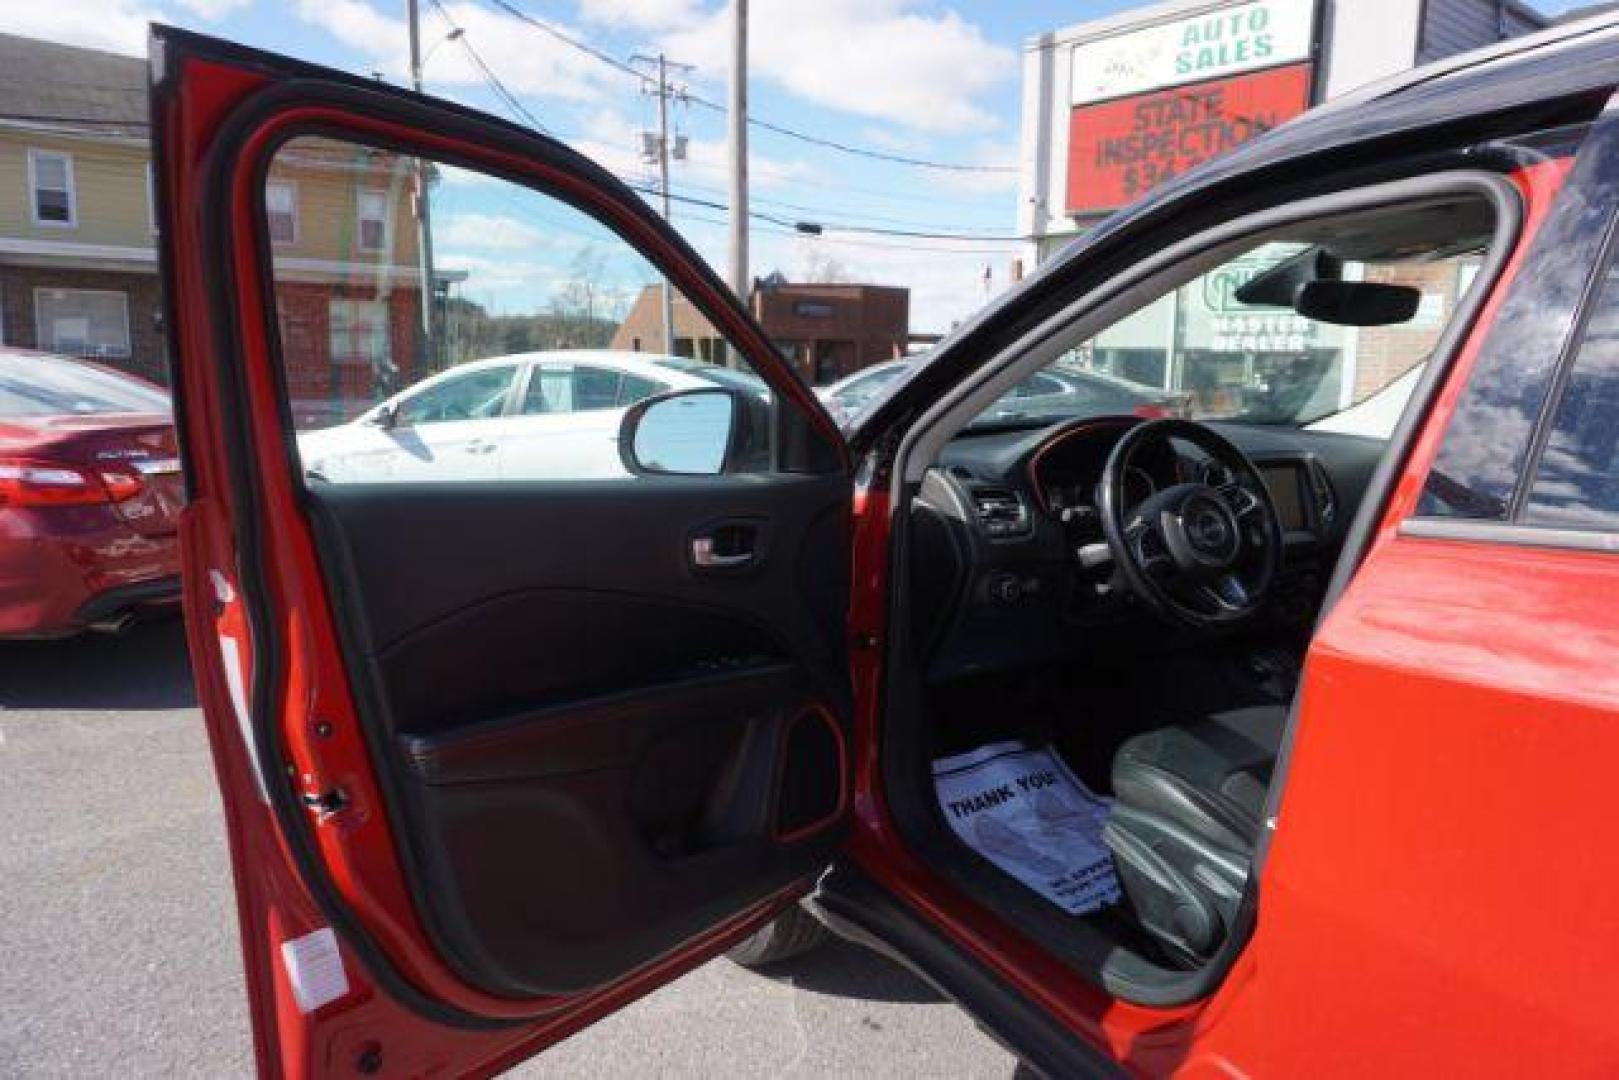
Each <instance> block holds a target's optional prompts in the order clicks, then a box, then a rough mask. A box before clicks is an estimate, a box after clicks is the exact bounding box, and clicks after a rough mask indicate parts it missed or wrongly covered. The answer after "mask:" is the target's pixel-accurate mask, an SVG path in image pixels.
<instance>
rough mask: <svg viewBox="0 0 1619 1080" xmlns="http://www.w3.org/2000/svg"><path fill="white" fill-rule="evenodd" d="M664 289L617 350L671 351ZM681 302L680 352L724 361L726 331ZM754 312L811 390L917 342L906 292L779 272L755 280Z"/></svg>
mask: <svg viewBox="0 0 1619 1080" xmlns="http://www.w3.org/2000/svg"><path fill="white" fill-rule="evenodd" d="M661 291H662V290H661V288H660V287H659V286H657V285H648V286H647V287H646V288H644V289H642V290H641V292H640V293H639V295H637V296H636V298H635V301H634V302H633V303H632V304H631V306H630V310H629V311H628V313H626V315H625V316H624V321H623V323H622V324H621V325H620V326H619V328H618V331H617V332H616V333H615V334H614V335H613V340H612V347H613V348H615V349H623V350H626V351H630V352H662V351H664V346H663V307H662V296H661ZM673 302H674V303H673V306H674V324H675V348H674V352H675V354H676V355H677V356H690V357H695V358H697V359H699V360H708V361H712V362H716V363H717V362H722V361H723V359H724V353H725V343H724V341H723V340H722V339H721V338H720V336H719V333H718V331H716V330H715V329H714V327H713V326H712V325H710V324H709V322H708V320H707V319H705V318H704V317H703V316H702V314H701V313H700V312H698V311H697V310H696V309H695V308H693V307H692V306H691V304H690V302H688V301H687V300H686V298H685V297H683V296H681V295H680V294H679V292H678V291H677V292H676V293H675V295H674V297H673ZM748 306H749V308H750V310H751V311H752V312H753V316H754V318H755V319H757V320H758V321H759V325H760V326H761V327H763V328H764V331H765V333H766V334H767V335H769V337H770V340H771V341H773V342H775V344H776V347H777V348H778V349H780V350H781V352H782V355H784V356H786V357H787V358H788V359H789V360H790V361H792V364H793V369H794V370H795V371H797V372H798V375H799V377H800V378H802V379H803V380H804V381H805V382H807V383H810V384H811V385H816V386H819V385H823V384H825V383H830V382H835V381H837V380H838V379H841V378H843V377H844V376H845V375H848V374H850V373H852V372H855V371H859V370H860V369H861V368H864V367H870V366H871V365H872V364H876V363H880V362H882V361H884V360H892V359H894V358H896V357H901V356H904V355H905V354H906V349H907V347H908V346H909V345H910V343H911V335H910V319H911V292H910V290H909V289H905V288H899V287H896V286H891V285H853V284H826V283H808V282H801V283H793V282H789V281H787V280H786V279H785V278H783V277H782V276H781V275H780V274H772V275H770V276H769V277H766V278H761V279H758V280H756V281H755V282H754V284H753V290H752V292H751V294H750V295H749V298H748Z"/></svg>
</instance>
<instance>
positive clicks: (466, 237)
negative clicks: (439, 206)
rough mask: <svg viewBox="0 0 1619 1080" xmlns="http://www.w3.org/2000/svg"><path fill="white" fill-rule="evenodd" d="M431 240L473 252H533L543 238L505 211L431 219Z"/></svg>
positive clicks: (544, 241) (538, 232)
mask: <svg viewBox="0 0 1619 1080" xmlns="http://www.w3.org/2000/svg"><path fill="white" fill-rule="evenodd" d="M433 242H434V243H435V244H442V245H446V246H449V247H454V248H472V249H474V250H477V251H533V250H535V249H536V248H541V247H544V246H545V245H546V243H547V238H546V236H545V234H544V233H543V232H541V231H540V230H539V229H537V228H535V227H534V226H533V225H531V224H529V223H528V222H526V221H522V220H520V219H518V218H514V217H509V216H507V215H505V214H480V213H460V214H455V215H453V216H447V217H443V218H440V217H437V216H435V217H434V218H433Z"/></svg>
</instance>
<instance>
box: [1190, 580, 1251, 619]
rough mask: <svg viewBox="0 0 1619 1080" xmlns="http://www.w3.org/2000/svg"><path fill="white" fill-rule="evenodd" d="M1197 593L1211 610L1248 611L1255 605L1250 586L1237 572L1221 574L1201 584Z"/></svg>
mask: <svg viewBox="0 0 1619 1080" xmlns="http://www.w3.org/2000/svg"><path fill="white" fill-rule="evenodd" d="M1197 595H1198V597H1199V598H1200V599H1201V600H1203V601H1204V603H1205V604H1207V605H1208V607H1209V609H1210V610H1211V611H1217V612H1238V611H1247V610H1248V609H1249V608H1250V607H1252V606H1253V596H1252V594H1251V593H1250V591H1249V589H1248V586H1247V585H1245V584H1243V581H1242V579H1241V578H1240V577H1238V576H1237V575H1236V574H1221V575H1220V576H1219V577H1218V578H1215V579H1214V580H1213V581H1212V582H1205V583H1204V584H1202V585H1199V586H1198V587H1197Z"/></svg>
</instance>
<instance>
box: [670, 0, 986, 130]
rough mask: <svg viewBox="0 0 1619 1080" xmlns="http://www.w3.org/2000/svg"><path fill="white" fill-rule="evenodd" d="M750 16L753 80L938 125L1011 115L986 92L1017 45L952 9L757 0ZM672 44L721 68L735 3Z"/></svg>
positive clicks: (977, 126) (871, 0) (870, 1)
mask: <svg viewBox="0 0 1619 1080" xmlns="http://www.w3.org/2000/svg"><path fill="white" fill-rule="evenodd" d="M748 18H749V27H748V30H749V33H748V48H749V76H750V79H757V80H765V81H770V82H774V83H777V84H778V85H780V86H782V87H783V88H785V89H787V90H789V91H791V92H792V93H794V94H796V95H797V96H799V97H801V98H803V99H805V100H806V101H811V102H814V103H816V104H819V105H827V106H831V107H833V108H836V109H841V110H843V111H844V112H848V113H852V114H855V115H858V116H865V117H870V118H872V119H876V120H886V121H889V122H892V123H898V124H902V125H904V126H906V127H909V128H914V129H917V130H920V131H927V132H933V133H947V134H963V133H971V132H977V131H989V130H992V129H995V128H998V127H1000V126H1001V125H1002V124H1003V123H1004V122H1005V121H1006V119H1007V118H1005V117H1001V116H996V115H993V114H991V113H990V112H988V111H987V110H986V109H985V108H984V107H983V106H982V105H981V104H979V102H978V97H979V95H981V94H983V93H985V92H986V91H988V90H989V89H991V88H992V87H994V86H995V85H997V84H998V83H1000V82H1001V81H1002V80H1003V79H1006V78H1008V77H1010V76H1011V75H1012V74H1013V73H1014V72H1015V71H1016V58H1015V56H1014V55H1013V52H1012V50H1010V49H1008V48H1005V47H1003V46H1000V45H996V44H994V43H992V42H991V41H989V40H988V39H987V38H986V37H985V36H984V33H983V31H982V30H980V29H979V28H978V27H977V26H976V25H974V24H972V23H970V22H968V21H967V20H965V19H963V18H962V17H961V16H960V15H957V14H956V13H955V12H953V11H943V12H939V13H937V14H934V13H930V12H926V11H925V10H924V9H923V7H922V5H920V4H918V3H917V2H916V0H816V2H813V3H810V2H805V0H754V3H753V6H752V7H751V8H750V11H749V16H748ZM665 46H666V48H667V49H668V50H669V52H670V54H671V55H673V56H676V57H679V58H680V59H681V60H684V61H687V62H690V63H695V64H697V65H698V66H699V67H700V68H702V69H703V71H704V73H705V74H710V75H713V74H719V75H723V73H724V72H725V71H726V70H728V69H729V67H730V60H729V56H730V15H729V11H728V8H727V7H723V6H722V7H721V8H719V9H718V10H716V11H713V12H711V13H710V14H709V15H708V16H706V17H705V18H704V19H703V20H701V21H700V22H699V23H698V24H697V25H695V26H694V27H692V28H690V29H686V30H680V31H675V32H673V33H671V34H669V35H667V37H666V40H665Z"/></svg>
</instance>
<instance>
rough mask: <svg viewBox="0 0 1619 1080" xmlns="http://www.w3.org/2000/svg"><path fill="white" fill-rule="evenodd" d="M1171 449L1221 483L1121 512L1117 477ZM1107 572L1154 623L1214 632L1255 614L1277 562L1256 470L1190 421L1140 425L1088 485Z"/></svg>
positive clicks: (1157, 496) (1269, 510)
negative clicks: (1156, 451) (1145, 454)
mask: <svg viewBox="0 0 1619 1080" xmlns="http://www.w3.org/2000/svg"><path fill="white" fill-rule="evenodd" d="M1171 439H1178V440H1180V441H1182V442H1187V443H1191V444H1192V445H1193V446H1196V447H1197V448H1198V449H1200V450H1202V451H1203V452H1204V453H1206V454H1207V455H1209V457H1210V458H1211V459H1212V460H1214V461H1215V462H1218V463H1219V464H1220V465H1223V466H1224V467H1225V470H1226V472H1227V474H1228V475H1229V476H1230V478H1231V479H1230V480H1229V482H1227V483H1225V484H1222V485H1220V486H1218V487H1214V486H1211V485H1209V484H1175V485H1174V486H1172V487H1168V488H1165V489H1164V490H1163V491H1159V492H1156V493H1154V494H1153V495H1151V496H1149V497H1148V498H1146V499H1144V500H1142V501H1141V502H1140V503H1138V504H1136V505H1134V506H1127V505H1125V476H1126V474H1127V473H1128V472H1129V471H1130V469H1131V468H1132V464H1131V463H1132V462H1133V461H1134V460H1135V459H1136V457H1137V455H1138V454H1139V453H1140V451H1141V450H1142V448H1143V447H1146V446H1150V445H1154V444H1157V443H1161V442H1167V441H1168V440H1171ZM1096 507H1097V513H1098V515H1099V516H1100V517H1101V519H1102V532H1103V534H1104V535H1105V536H1106V537H1107V545H1108V548H1109V549H1110V550H1111V551H1112V554H1113V563H1114V565H1115V566H1117V567H1118V569H1119V572H1120V574H1121V575H1122V576H1123V578H1124V581H1125V583H1126V584H1127V585H1128V586H1129V587H1130V590H1131V591H1132V592H1133V593H1134V594H1135V595H1136V596H1137V597H1138V598H1139V599H1140V600H1141V601H1142V602H1143V603H1145V604H1146V605H1147V607H1148V608H1150V609H1151V610H1152V611H1153V613H1154V614H1156V615H1158V616H1159V617H1160V618H1162V619H1164V620H1165V621H1167V622H1169V623H1172V624H1174V625H1176V626H1184V627H1191V628H1192V629H1196V630H1214V629H1224V628H1228V627H1231V626H1233V625H1235V624H1238V623H1242V622H1244V621H1246V620H1247V619H1249V618H1251V617H1252V616H1253V615H1254V614H1255V613H1257V612H1258V611H1259V610H1260V608H1262V607H1264V605H1265V602H1266V600H1268V599H1269V598H1270V593H1271V589H1272V587H1273V586H1274V585H1275V584H1276V573H1277V570H1278V569H1279V568H1280V566H1281V561H1282V524H1281V519H1280V518H1279V517H1278V516H1277V513H1276V506H1275V504H1274V503H1273V502H1272V501H1271V497H1270V492H1269V491H1267V490H1266V488H1265V482H1264V480H1263V479H1261V478H1260V475H1259V470H1258V469H1256V468H1254V463H1253V462H1251V461H1249V460H1248V456H1247V455H1246V454H1244V453H1243V452H1242V451H1241V450H1239V449H1237V447H1236V446H1234V445H1233V444H1232V443H1231V442H1230V441H1229V440H1228V439H1226V438H1224V437H1223V436H1221V435H1220V434H1219V433H1217V432H1215V431H1213V430H1212V429H1210V428H1206V427H1204V426H1203V425H1202V424H1195V423H1193V422H1191V421H1190V420H1174V419H1167V420H1149V421H1145V422H1143V423H1140V424H1137V425H1136V426H1135V427H1133V428H1131V429H1130V430H1129V431H1127V432H1125V433H1124V436H1123V437H1122V438H1120V439H1119V441H1118V442H1117V443H1116V444H1114V447H1113V452H1112V453H1111V454H1109V455H1108V459H1107V464H1106V465H1105V466H1104V467H1103V469H1102V479H1101V481H1100V482H1099V483H1098V485H1097V492H1096Z"/></svg>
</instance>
